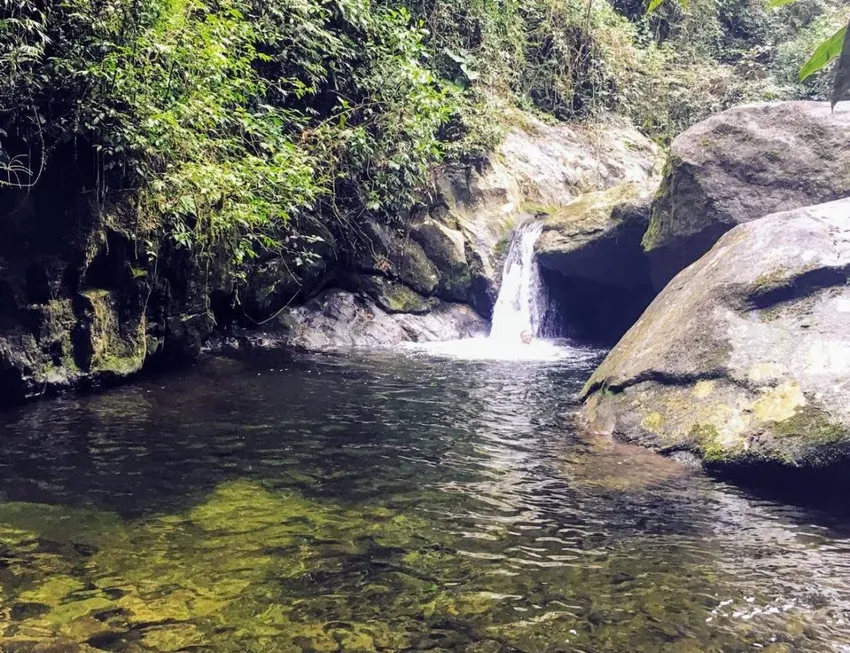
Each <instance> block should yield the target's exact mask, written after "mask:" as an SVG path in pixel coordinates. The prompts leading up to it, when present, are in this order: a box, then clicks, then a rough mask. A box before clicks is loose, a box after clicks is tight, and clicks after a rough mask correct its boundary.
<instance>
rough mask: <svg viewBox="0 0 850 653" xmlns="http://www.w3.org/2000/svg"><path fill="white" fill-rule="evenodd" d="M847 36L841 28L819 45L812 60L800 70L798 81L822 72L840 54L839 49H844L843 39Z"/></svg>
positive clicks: (844, 29) (845, 31)
mask: <svg viewBox="0 0 850 653" xmlns="http://www.w3.org/2000/svg"><path fill="white" fill-rule="evenodd" d="M846 35H847V27H842V28H841V29H840V30H838V31H837V32H836V33H835V34H833V35H832V36H830V37H829V38H828V39H827V40H826V41H824V42H823V43H821V44H820V45H819V46H818V48H817V50H815V53H814V54H813V55H812V58H811V59H809V60H808V61H807V62H806V65H805V66H803V68H802V69H801V70H800V81H803V80H805V79H807V78H809V77H811V76H812V75H814V74H815V73H816V72H818V71H819V70H822V69H823V68H824V66H826V65H827V64H828V63H829V62H830V61H832V60H833V59H835V58H836V57H837V56H838V55H840V54H841V49H842V48H843V47H844V39H845V36H846Z"/></svg>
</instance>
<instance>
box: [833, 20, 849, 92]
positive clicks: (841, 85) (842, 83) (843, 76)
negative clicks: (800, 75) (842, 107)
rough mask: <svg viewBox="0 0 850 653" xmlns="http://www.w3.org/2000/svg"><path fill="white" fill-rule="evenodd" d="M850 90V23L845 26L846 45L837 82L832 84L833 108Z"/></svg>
mask: <svg viewBox="0 0 850 653" xmlns="http://www.w3.org/2000/svg"><path fill="white" fill-rule="evenodd" d="M847 91H850V25H848V26H847V27H845V28H844V47H843V48H842V50H841V56H840V58H839V59H838V68H837V69H836V71H835V82H834V83H833V85H832V98H831V99H830V102H831V104H832V108H833V109H834V108H835V105H836V104H838V102H839V101H840V100H841V98H843V97H844V95H845V94H846V93H847Z"/></svg>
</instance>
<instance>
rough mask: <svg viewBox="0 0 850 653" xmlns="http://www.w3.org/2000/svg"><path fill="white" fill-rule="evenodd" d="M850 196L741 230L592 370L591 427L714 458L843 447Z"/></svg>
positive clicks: (821, 455) (832, 454)
mask: <svg viewBox="0 0 850 653" xmlns="http://www.w3.org/2000/svg"><path fill="white" fill-rule="evenodd" d="M848 279H850V199H845V200H840V201H836V202H831V203H827V204H822V205H818V206H813V207H808V208H802V209H796V210H792V211H788V212H782V213H777V214H773V215H770V216H767V217H764V218H761V219H759V220H756V221H752V222H748V223H746V224H742V225H739V226H737V227H735V228H734V229H733V230H732V231H730V232H729V233H727V234H725V235H724V236H723V237H722V238H721V239H720V240H719V242H718V243H717V244H716V245H715V246H714V247H713V249H712V250H711V251H710V252H709V253H708V254H706V255H705V256H704V257H702V258H701V259H700V260H699V261H697V262H696V263H694V264H693V265H691V266H690V267H688V268H687V269H686V270H684V271H683V272H681V273H680V274H679V275H678V276H676V278H675V279H673V281H672V282H671V283H670V284H669V285H668V286H667V287H666V288H665V290H664V291H663V292H662V293H661V294H660V295H659V296H658V297H657V298H656V299H655V301H654V302H653V303H652V305H651V306H650V307H649V308H648V309H647V311H646V312H645V313H644V315H643V316H642V317H641V318H640V320H639V321H638V322H637V323H636V324H635V325H634V327H633V328H632V329H631V330H630V331H629V332H628V333H627V334H626V336H625V337H624V338H623V339H622V340H621V341H620V343H619V344H618V345H617V346H616V347H615V348H614V349H613V350H612V351H611V353H610V354H609V356H608V357H607V358H606V360H605V361H604V362H603V364H602V365H601V366H600V367H599V369H598V370H597V371H596V372H595V373H594V374H593V376H592V378H591V379H590V380H589V382H588V384H587V386H586V387H585V389H584V391H583V399H584V402H585V404H584V408H583V414H584V417H585V419H586V421H587V423H588V425H589V426H590V427H591V428H592V429H593V430H596V431H600V432H606V433H612V434H614V435H616V436H617V437H619V438H622V439H624V440H628V441H631V442H634V443H638V444H643V445H646V446H649V447H651V448H653V449H656V450H660V451H663V452H668V453H669V452H676V451H690V452H693V453H695V454H697V455H698V456H700V457H701V458H703V459H704V460H705V461H707V462H708V463H710V464H713V465H717V466H723V467H727V468H728V467H730V466H731V467H734V466H737V465H748V466H749V465H753V464H758V463H769V464H771V465H775V466H782V467H784V468H800V467H803V468H822V467H826V466H830V465H832V464H833V463H836V462H839V461H844V462H846V461H847V459H848V456H850V285H848Z"/></svg>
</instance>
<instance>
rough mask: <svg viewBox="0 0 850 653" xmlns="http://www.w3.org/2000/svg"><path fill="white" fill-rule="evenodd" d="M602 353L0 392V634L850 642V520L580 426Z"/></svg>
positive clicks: (294, 360)
mask: <svg viewBox="0 0 850 653" xmlns="http://www.w3.org/2000/svg"><path fill="white" fill-rule="evenodd" d="M597 362H598V359H592V357H588V358H585V359H582V358H581V357H578V358H571V359H561V360H552V361H528V362H517V361H509V362H506V361H492V360H488V361H484V360H478V361H475V360H456V359H451V358H433V357H423V356H421V355H420V354H418V353H414V354H411V353H409V352H377V353H375V352H373V353H351V354H349V355H345V356H328V355H293V354H284V353H274V352H253V353H244V354H240V355H238V356H234V357H210V358H206V359H204V360H202V361H201V362H199V363H198V364H197V365H196V366H195V367H194V368H192V369H190V370H186V371H184V372H182V373H177V374H173V375H169V377H168V378H167V380H162V379H157V378H155V377H150V378H147V379H141V380H139V381H137V382H135V383H133V384H130V385H127V386H125V387H122V388H119V389H116V390H113V391H111V392H108V393H104V394H101V395H96V396H89V397H75V398H66V399H60V400H57V401H53V402H44V403H40V404H37V405H32V406H28V407H24V408H20V409H16V410H13V411H11V412H8V413H5V414H3V415H2V416H0V420H2V422H0V423H2V430H3V438H2V439H0V650H2V651H4V653H6V652H9V653H11V652H14V653H23V652H24V651H26V652H35V651H39V652H44V653H47V652H48V651H49V652H51V653H52V652H58V651H62V652H63V653H70V652H73V653H76V652H87V653H90V652H92V651H116V652H127V653H129V652H139V651H202V652H210V653H219V652H234V653H236V652H239V653H243V652H246V651H258V652H259V651H263V652H272V653H274V652H277V651H280V652H291V651H426V650H427V651H468V652H470V653H472V652H484V651H486V652H493V653H495V652H499V651H502V652H505V653H508V652H517V651H520V652H528V653H547V652H553V653H554V652H556V651H562V652H564V651H576V652H594V653H597V652H598V653H601V652H622V653H635V652H641V653H644V652H645V653H654V652H657V651H676V652H696V651H699V652H714V651H716V652H720V651H724V652H732V651H755V650H762V651H764V650H766V651H772V652H774V653H776V652H777V651H785V652H792V651H793V652H797V651H847V650H848V649H847V643H848V642H850V622H848V615H850V562H848V560H850V543H848V541H847V537H848V534H850V525H848V522H846V521H844V520H843V518H841V517H838V516H835V515H826V514H822V513H818V512H814V511H811V510H805V509H801V508H794V507H790V506H787V505H783V504H779V503H773V502H770V501H765V500H761V499H758V498H754V497H752V496H749V495H747V494H746V493H744V492H743V491H741V490H739V489H736V488H734V487H731V486H728V485H726V484H724V483H721V482H718V481H715V480H712V479H710V478H707V477H705V476H704V475H702V474H701V473H699V472H697V471H695V470H691V469H688V468H685V467H683V466H681V465H679V464H677V463H675V462H673V461H670V460H667V459H664V458H661V457H658V456H655V455H653V454H650V453H648V452H646V451H643V450H639V449H634V448H631V447H626V446H621V445H617V444H614V443H611V442H610V441H608V440H587V439H583V438H582V437H579V435H578V434H577V433H576V432H575V431H574V430H573V429H572V428H571V427H570V418H569V417H570V414H571V412H572V411H573V409H574V397H575V394H576V392H577V391H578V389H579V387H580V384H581V383H582V382H583V380H584V379H585V378H586V377H587V374H588V373H589V372H590V370H591V369H592V368H593V366H594V365H595V364H596V363H597ZM166 382H167V385H165V383H166Z"/></svg>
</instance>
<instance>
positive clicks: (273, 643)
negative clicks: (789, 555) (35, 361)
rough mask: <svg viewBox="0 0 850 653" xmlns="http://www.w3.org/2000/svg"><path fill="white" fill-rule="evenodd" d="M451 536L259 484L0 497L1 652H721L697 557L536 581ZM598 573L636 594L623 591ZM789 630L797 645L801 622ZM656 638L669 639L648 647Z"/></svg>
mask: <svg viewBox="0 0 850 653" xmlns="http://www.w3.org/2000/svg"><path fill="white" fill-rule="evenodd" d="M492 537H494V538H496V539H505V538H508V537H510V536H509V535H508V534H507V532H504V531H503V532H498V531H496V532H494V533H492ZM437 538H439V535H438V534H437V530H436V529H434V528H433V527H432V525H431V524H429V523H428V522H427V521H425V520H423V519H422V518H418V517H417V518H414V517H410V516H405V515H403V514H400V513H399V512H397V511H394V510H392V509H389V508H386V507H381V506H363V505H345V504H343V503H333V502H329V501H318V500H312V499H307V498H305V497H304V496H303V495H300V494H298V493H296V492H294V491H291V490H288V489H284V490H279V489H274V488H270V487H266V486H264V484H263V483H261V482H257V481H247V480H237V481H232V482H227V483H223V484H221V485H220V486H219V487H218V488H216V489H215V490H214V491H213V492H212V493H211V494H210V495H209V496H207V497H206V498H205V499H204V501H203V502H202V503H199V504H198V505H196V506H195V507H193V508H191V509H189V510H188V511H187V512H185V513H184V514H180V515H159V516H153V517H145V518H142V519H138V520H135V521H126V522H125V521H122V520H121V519H120V518H118V517H117V516H115V515H112V514H109V513H106V512H103V511H98V510H95V509H80V508H77V509H69V508H66V507H56V506H47V505H41V504H26V503H6V504H0V547H2V559H3V560H4V561H5V563H6V564H5V568H4V569H2V570H0V581H2V583H1V584H2V587H3V591H4V594H3V597H2V608H0V636H2V639H0V650H3V651H10V652H11V651H39V650H44V651H51V650H53V649H51V648H50V647H49V646H47V645H50V644H55V643H57V642H59V643H62V644H63V645H64V646H65V648H63V649H61V650H63V651H64V650H67V651H76V650H79V651H90V650H92V651H93V650H103V649H105V650H116V651H142V650H150V651H183V650H189V649H192V650H196V649H199V648H200V649H201V650H210V651H234V652H236V651H302V650H303V651H373V650H406V649H411V648H413V649H417V650H418V649H425V648H428V649H434V648H436V649H439V650H462V649H466V648H468V650H470V651H485V650H487V651H498V650H519V651H529V652H531V653H537V652H540V653H544V652H548V651H559V650H573V649H572V648H571V647H577V648H576V649H575V650H583V649H582V648H581V647H585V646H589V647H591V648H595V647H600V646H602V647H605V648H604V650H628V647H629V646H630V645H634V646H636V648H635V649H634V650H671V651H683V652H684V651H709V650H720V649H721V647H722V644H723V641H724V639H723V638H722V637H720V638H717V639H716V644H715V645H713V646H711V645H707V643H708V642H711V641H713V640H715V638H716V637H717V633H716V632H712V631H713V628H712V627H710V626H708V625H707V624H706V618H707V617H706V615H710V614H711V610H712V608H714V607H715V606H716V604H717V600H716V599H715V598H714V597H713V596H712V595H711V591H712V589H717V588H718V587H717V586H716V585H715V583H718V581H719V579H718V578H717V574H716V573H715V572H714V571H713V570H711V569H710V568H701V567H700V566H699V565H698V564H695V562H696V561H695V560H693V559H689V557H690V558H692V557H693V556H689V555H687V554H683V556H682V558H681V559H680V560H670V561H667V562H666V563H662V564H659V563H658V562H657V561H654V560H652V559H641V558H617V557H611V556H607V555H604V554H603V553H602V552H600V553H599V555H598V557H597V558H596V559H595V560H594V557H593V556H591V557H590V558H588V557H587V555H586V552H582V554H581V556H576V558H577V560H578V558H581V563H580V564H576V565H574V566H561V565H554V566H553V567H552V572H551V573H550V574H544V575H543V577H542V578H541V577H540V576H539V574H531V573H529V574H528V577H527V578H523V577H521V575H520V574H518V573H517V572H512V573H505V572H504V571H503V570H501V569H500V567H499V565H498V564H494V562H498V560H497V558H498V556H496V559H495V560H494V558H493V557H488V556H474V555H462V554H461V553H460V552H459V551H458V550H457V549H456V548H454V544H456V543H457V542H453V541H451V539H449V540H447V541H442V542H441V541H439V539H437ZM443 539H444V540H445V537H444V536H443ZM589 546H591V547H592V546H593V542H592V540H591V541H590V542H589ZM542 564H543V561H541V565H542ZM683 565H684V568H683ZM638 578H642V579H643V582H642V583H640V585H641V586H643V589H642V590H641V591H637V592H636V591H635V588H634V581H635V580H636V579H638ZM594 583H604V584H605V585H606V587H607V585H608V584H609V583H612V584H615V585H616V584H621V585H622V587H623V589H624V591H623V592H622V594H621V595H620V596H618V597H617V600H616V601H612V600H611V595H610V593H609V592H608V591H602V588H600V591H599V592H596V591H594ZM484 588H487V589H484ZM517 592H521V594H517ZM606 597H608V598H606ZM542 606H548V608H547V609H545V610H542V609H540V608H541V607H542ZM776 625H777V627H778V628H779V629H780V630H778V631H777V635H778V636H779V637H780V638H782V639H784V640H786V646H793V642H794V634H793V629H791V632H787V633H783V632H782V629H785V630H788V629H787V628H785V627H784V626H783V624H782V623H777V624H776ZM788 625H790V624H788ZM641 637H644V638H649V639H648V640H647V641H656V638H660V640H661V641H665V642H667V644H666V645H665V646H662V647H661V648H658V649H650V648H640V638H641ZM757 639H758V638H756V637H754V638H753V641H756V640H757ZM700 642H701V643H700ZM39 643H40V644H43V645H45V647H44V648H43V649H42V648H40V647H39ZM777 646H779V645H777ZM563 647H566V648H563ZM773 650H786V648H782V647H779V648H776V647H774V649H773ZM788 650H790V649H788Z"/></svg>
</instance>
